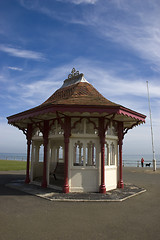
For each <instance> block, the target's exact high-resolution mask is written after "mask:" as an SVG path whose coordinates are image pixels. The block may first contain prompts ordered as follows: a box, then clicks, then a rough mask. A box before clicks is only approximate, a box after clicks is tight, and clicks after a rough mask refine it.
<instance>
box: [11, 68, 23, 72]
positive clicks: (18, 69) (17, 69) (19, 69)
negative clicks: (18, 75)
mask: <svg viewBox="0 0 160 240" xmlns="http://www.w3.org/2000/svg"><path fill="white" fill-rule="evenodd" d="M8 68H9V69H11V70H14V71H22V70H23V69H22V68H19V67H8Z"/></svg>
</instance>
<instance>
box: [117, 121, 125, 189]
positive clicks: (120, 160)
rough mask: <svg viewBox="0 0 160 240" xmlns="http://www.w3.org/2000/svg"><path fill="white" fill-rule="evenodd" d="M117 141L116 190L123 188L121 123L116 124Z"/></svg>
mask: <svg viewBox="0 0 160 240" xmlns="http://www.w3.org/2000/svg"><path fill="white" fill-rule="evenodd" d="M118 139H119V143H118V144H119V181H118V188H124V184H123V178H122V145H123V122H119V123H118Z"/></svg>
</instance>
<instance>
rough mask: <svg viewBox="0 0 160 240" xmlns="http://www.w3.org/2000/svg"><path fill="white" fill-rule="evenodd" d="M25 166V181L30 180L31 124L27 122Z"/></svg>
mask: <svg viewBox="0 0 160 240" xmlns="http://www.w3.org/2000/svg"><path fill="white" fill-rule="evenodd" d="M26 137H27V166H26V179H25V183H29V182H30V178H29V163H30V146H31V140H32V124H28V126H27V136H26Z"/></svg>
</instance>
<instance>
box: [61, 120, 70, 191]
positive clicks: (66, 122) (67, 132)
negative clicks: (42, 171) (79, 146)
mask: <svg viewBox="0 0 160 240" xmlns="http://www.w3.org/2000/svg"><path fill="white" fill-rule="evenodd" d="M63 128H64V151H65V152H64V186H63V192H64V193H69V184H68V155H69V137H70V136H71V119H70V117H68V116H65V119H64V125H63Z"/></svg>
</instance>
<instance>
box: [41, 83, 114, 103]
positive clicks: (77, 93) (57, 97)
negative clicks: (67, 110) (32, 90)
mask: <svg viewBox="0 0 160 240" xmlns="http://www.w3.org/2000/svg"><path fill="white" fill-rule="evenodd" d="M48 104H64V105H65V104H66V105H95V106H102V105H103V106H119V105H118V104H116V103H113V102H111V101H109V100H108V99H106V98H105V97H103V96H102V95H101V94H100V93H99V92H98V91H97V90H96V89H95V88H94V87H93V86H92V85H91V84H90V83H87V82H78V83H76V84H72V85H70V86H67V87H64V88H60V89H58V90H57V91H56V92H55V93H54V94H53V95H52V96H51V97H49V98H48V99H47V100H46V101H45V102H44V103H42V104H41V106H44V105H48Z"/></svg>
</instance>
